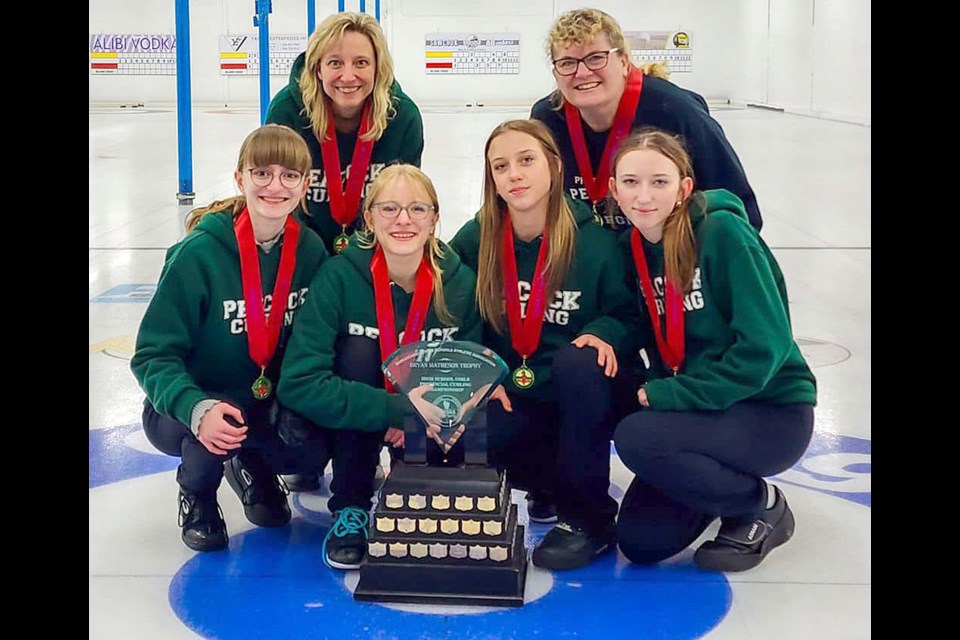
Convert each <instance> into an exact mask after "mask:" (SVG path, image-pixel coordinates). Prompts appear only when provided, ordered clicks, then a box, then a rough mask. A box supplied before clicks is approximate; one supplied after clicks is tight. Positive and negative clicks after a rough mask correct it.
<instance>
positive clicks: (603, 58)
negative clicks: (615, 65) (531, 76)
mask: <svg viewBox="0 0 960 640" xmlns="http://www.w3.org/2000/svg"><path fill="white" fill-rule="evenodd" d="M614 51H620V47H614V48H613V49H610V50H609V51H594V52H593V53H588V54H587V55H585V56H584V57H582V58H557V59H556V60H554V61H553V68H554V69H556V70H557V73H559V74H560V75H562V76H572V75H573V74H575V73H576V72H577V68H578V67H579V66H580V63H581V62H582V63H583V65H584V66H585V67H586V68H587V69H590V71H599V70H600V69H603V68H604V67H606V66H607V63H608V62H610V54H611V53H613V52H614Z"/></svg>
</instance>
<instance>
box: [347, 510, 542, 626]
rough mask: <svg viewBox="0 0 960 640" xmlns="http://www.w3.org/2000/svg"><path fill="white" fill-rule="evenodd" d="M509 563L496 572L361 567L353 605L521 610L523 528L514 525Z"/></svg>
mask: <svg viewBox="0 0 960 640" xmlns="http://www.w3.org/2000/svg"><path fill="white" fill-rule="evenodd" d="M517 532H518V535H517V539H516V540H515V541H514V543H513V549H512V550H511V551H512V552H511V558H512V560H511V562H510V564H508V565H506V566H498V567H489V566H488V567H481V566H476V567H471V566H449V565H439V564H436V565H428V564H413V563H390V564H375V563H370V562H369V559H368V560H367V561H366V564H365V565H364V566H362V567H361V568H360V582H359V583H358V584H357V589H356V591H354V592H353V598H354V600H361V601H365V602H404V603H412V604H459V605H476V606H494V607H522V606H523V589H524V583H525V581H526V579H527V557H526V549H525V548H524V546H523V525H518V526H517Z"/></svg>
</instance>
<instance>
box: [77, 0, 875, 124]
mask: <svg viewBox="0 0 960 640" xmlns="http://www.w3.org/2000/svg"><path fill="white" fill-rule="evenodd" d="M315 3H316V16H317V21H320V20H322V19H323V18H324V17H325V16H326V15H328V14H329V13H331V12H334V11H336V10H337V2H336V0H315ZM374 4H375V3H374V0H367V1H366V11H367V13H370V14H373V12H374ZM580 6H584V3H582V2H578V1H571V0H381V3H380V13H381V15H380V18H381V23H382V25H383V27H384V30H385V32H386V34H387V39H388V42H389V43H390V49H391V52H392V54H393V57H394V61H395V64H396V72H397V78H398V79H399V80H400V83H401V84H402V85H403V87H404V90H405V91H406V92H407V93H409V94H410V95H411V97H413V99H414V100H415V101H417V102H418V103H419V104H420V105H421V106H430V105H459V106H462V105H465V104H468V103H476V102H483V103H484V104H488V105H502V104H509V105H527V104H532V103H533V102H534V101H535V100H536V99H537V98H539V97H541V96H542V95H544V94H545V93H547V92H548V91H550V90H551V89H552V88H553V86H554V85H553V80H552V77H551V75H550V72H549V63H548V61H547V58H546V52H545V47H544V41H545V38H546V33H547V29H548V28H549V26H550V23H551V22H552V20H553V19H554V18H555V17H556V16H557V15H558V14H559V13H561V12H563V11H566V10H569V9H573V8H577V7H580ZM591 6H595V7H597V8H600V9H603V10H604V11H607V12H608V13H610V14H611V15H613V16H614V17H616V18H617V20H618V21H619V22H620V25H621V26H622V27H623V29H624V30H626V31H636V30H651V31H675V30H684V31H686V32H688V33H689V34H690V36H691V48H692V50H693V71H692V73H675V74H673V76H672V79H673V81H674V82H676V83H677V84H680V85H682V86H684V87H687V88H690V89H693V90H694V91H697V92H699V93H701V94H702V95H703V96H704V97H706V98H707V99H710V100H730V101H732V102H734V103H756V104H762V105H769V106H774V107H779V108H783V109H786V110H788V111H791V112H795V113H805V114H809V115H815V116H823V117H831V118H837V119H842V120H850V121H854V122H862V123H866V124H869V122H870V12H871V11H870V0H736V1H734V0H719V1H718V0H642V1H638V0H594V1H593V2H592V3H591ZM254 8H255V3H254V2H253V0H192V1H191V2H190V33H191V37H190V50H191V56H190V57H191V92H192V98H193V102H194V103H195V104H200V105H203V104H222V105H225V106H240V105H258V104H259V100H260V84H259V78H257V77H255V76H221V75H220V73H219V39H218V37H219V35H220V34H221V33H229V34H247V35H256V34H257V33H258V29H257V28H256V27H254V26H253V12H254ZM346 9H347V10H358V9H359V2H358V0H347V2H346ZM174 14H175V11H174V0H139V1H138V2H130V1H129V0H93V1H92V2H91V4H90V23H89V31H90V33H91V34H92V33H107V34H109V33H120V34H132V33H169V34H174V33H175V31H176V29H175V17H174ZM306 15H307V10H306V0H276V1H275V2H274V3H273V12H272V13H271V14H270V16H269V26H270V33H272V34H296V33H306V30H307V28H306ZM438 31H440V32H470V31H473V32H511V33H520V35H521V45H520V56H521V59H520V66H521V69H520V73H519V74H516V75H497V76H459V75H429V76H428V75H426V73H425V71H424V56H423V52H424V35H425V34H426V33H435V32H438ZM286 81H287V79H286V78H284V77H280V76H271V81H270V88H271V95H272V94H273V93H275V92H276V91H277V90H279V89H280V87H282V86H283V85H284V84H285V83H286ZM89 95H90V102H91V103H112V104H118V103H119V104H127V103H136V102H143V103H145V104H146V103H148V102H154V103H156V102H165V103H174V102H175V101H176V77H175V76H94V75H91V76H90V84H89Z"/></svg>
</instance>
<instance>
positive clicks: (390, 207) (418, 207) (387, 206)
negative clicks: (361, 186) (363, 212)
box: [370, 200, 436, 220]
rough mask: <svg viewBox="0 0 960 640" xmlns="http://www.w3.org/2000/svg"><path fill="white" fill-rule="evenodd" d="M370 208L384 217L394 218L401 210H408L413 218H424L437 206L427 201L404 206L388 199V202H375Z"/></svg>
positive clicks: (408, 213)
mask: <svg viewBox="0 0 960 640" xmlns="http://www.w3.org/2000/svg"><path fill="white" fill-rule="evenodd" d="M370 209H371V210H372V211H376V212H377V213H379V214H380V215H381V216H383V217H384V218H390V219H393V218H396V217H397V216H399V215H400V212H401V211H406V212H407V215H408V216H410V219H411V220H424V219H425V218H426V217H427V216H429V215H430V214H431V213H433V212H434V211H435V210H436V207H434V206H433V205H432V204H427V203H426V202H411V203H410V204H408V205H407V206H405V207H403V206H400V203H398V202H394V201H392V200H387V201H386V202H374V203H373V204H372V205H370Z"/></svg>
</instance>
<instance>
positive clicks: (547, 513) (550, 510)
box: [527, 493, 557, 524]
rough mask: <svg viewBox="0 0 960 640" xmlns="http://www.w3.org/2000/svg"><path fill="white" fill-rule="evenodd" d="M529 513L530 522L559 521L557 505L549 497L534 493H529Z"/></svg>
mask: <svg viewBox="0 0 960 640" xmlns="http://www.w3.org/2000/svg"><path fill="white" fill-rule="evenodd" d="M527 514H528V515H529V516H530V522H542V523H545V524H549V523H551V522H556V521H557V505H555V504H554V503H553V501H552V500H550V499H549V498H545V497H544V496H542V495H537V494H534V493H528V494H527Z"/></svg>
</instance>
